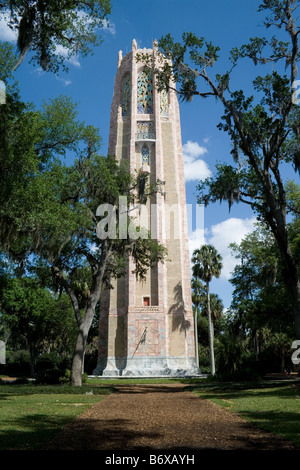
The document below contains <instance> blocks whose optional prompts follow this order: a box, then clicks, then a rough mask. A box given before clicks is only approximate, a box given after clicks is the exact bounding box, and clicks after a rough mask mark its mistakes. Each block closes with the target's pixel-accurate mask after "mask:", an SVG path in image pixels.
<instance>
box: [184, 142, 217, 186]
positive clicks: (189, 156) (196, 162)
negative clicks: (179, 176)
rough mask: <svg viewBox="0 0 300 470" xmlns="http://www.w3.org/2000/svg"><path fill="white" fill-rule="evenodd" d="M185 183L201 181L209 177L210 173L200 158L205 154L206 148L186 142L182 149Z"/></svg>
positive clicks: (196, 143)
mask: <svg viewBox="0 0 300 470" xmlns="http://www.w3.org/2000/svg"><path fill="white" fill-rule="evenodd" d="M182 153H183V161H184V174H185V181H194V180H202V179H205V178H207V177H209V176H211V171H210V169H209V168H208V165H207V163H206V162H205V161H204V160H201V159H199V157H200V156H202V155H205V154H206V153H207V148H206V147H202V146H201V145H199V144H198V142H192V141H191V140H188V142H187V143H186V144H184V145H183V147H182Z"/></svg>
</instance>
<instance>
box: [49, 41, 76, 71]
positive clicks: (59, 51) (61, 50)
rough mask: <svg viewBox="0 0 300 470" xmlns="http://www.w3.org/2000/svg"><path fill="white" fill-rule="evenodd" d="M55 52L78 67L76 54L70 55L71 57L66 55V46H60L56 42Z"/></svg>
mask: <svg viewBox="0 0 300 470" xmlns="http://www.w3.org/2000/svg"><path fill="white" fill-rule="evenodd" d="M55 54H57V55H62V56H63V57H64V58H65V59H66V60H67V61H68V62H70V64H71V65H73V66H74V67H80V62H79V60H78V57H77V56H76V55H72V56H71V57H68V55H69V51H68V49H67V48H66V47H64V46H62V45H61V44H58V45H57V46H56V48H55Z"/></svg>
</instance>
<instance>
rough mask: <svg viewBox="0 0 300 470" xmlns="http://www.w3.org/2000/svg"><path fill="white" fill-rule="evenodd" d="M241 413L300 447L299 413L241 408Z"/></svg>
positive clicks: (257, 424)
mask: <svg viewBox="0 0 300 470" xmlns="http://www.w3.org/2000/svg"><path fill="white" fill-rule="evenodd" d="M239 414H240V415H241V416H243V417H244V418H246V419H247V420H249V421H251V422H253V421H254V422H255V425H256V426H259V428H261V429H264V430H266V431H268V432H271V433H273V434H277V435H279V436H281V437H284V439H285V440H288V441H290V442H292V443H294V445H296V446H297V449H300V421H299V413H297V412H296V413H294V412H288V411H276V410H273V411H249V410H245V411H243V410H240V411H239Z"/></svg>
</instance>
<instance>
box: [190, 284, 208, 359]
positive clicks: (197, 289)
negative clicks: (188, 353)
mask: <svg viewBox="0 0 300 470" xmlns="http://www.w3.org/2000/svg"><path fill="white" fill-rule="evenodd" d="M204 292H205V287H204V285H203V284H202V282H201V281H200V279H199V278H197V277H193V278H192V302H193V304H194V324H195V326H194V327H195V352H196V361H197V367H199V351H198V309H199V305H200V304H201V303H202V302H203V295H204Z"/></svg>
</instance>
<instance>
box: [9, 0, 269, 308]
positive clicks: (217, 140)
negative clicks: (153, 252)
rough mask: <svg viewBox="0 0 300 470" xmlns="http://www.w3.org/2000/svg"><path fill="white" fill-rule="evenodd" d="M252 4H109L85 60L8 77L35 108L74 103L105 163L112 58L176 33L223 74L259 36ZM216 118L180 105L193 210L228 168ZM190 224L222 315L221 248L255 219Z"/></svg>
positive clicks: (237, 214)
mask: <svg viewBox="0 0 300 470" xmlns="http://www.w3.org/2000/svg"><path fill="white" fill-rule="evenodd" d="M259 3H260V1H259V0H251V1H240V0H226V1H224V0H212V1H208V0H185V1H184V2H183V1H182V0H152V1H151V2H150V1H147V2H141V0H112V12H111V15H110V18H109V25H106V27H105V29H103V31H102V36H103V43H102V44H101V46H100V47H99V48H97V49H95V51H94V54H93V55H91V56H89V57H87V58H82V57H80V56H78V57H74V58H73V59H72V60H71V61H70V63H69V72H68V73H67V74H66V73H63V72H61V73H60V74H59V75H58V76H55V75H54V74H52V73H46V72H42V71H41V70H40V69H39V68H38V67H34V66H33V65H32V64H30V63H29V61H28V60H27V59H26V60H25V62H23V63H22V64H21V66H20V67H19V68H18V69H17V71H16V73H15V77H16V78H17V80H18V81H19V85H20V90H21V97H22V99H23V101H31V102H33V103H34V104H35V105H36V106H37V107H39V106H41V105H42V103H43V102H44V101H46V100H48V99H53V98H56V97H57V96H59V95H66V96H70V97H71V98H72V99H73V101H75V102H76V103H78V110H79V119H80V120H82V121H85V123H86V124H90V125H93V126H96V127H97V128H99V129H100V134H101V136H102V139H103V144H102V153H103V154H104V155H105V154H106V153H107V147H108V137H109V121H110V107H111V101H112V97H113V87H114V78H115V74H116V71H117V61H118V52H119V50H122V52H123V57H124V56H125V55H126V54H127V53H128V52H130V51H131V47H132V40H133V39H136V41H137V45H138V47H139V48H144V47H145V48H152V45H153V41H154V40H155V39H157V40H159V39H160V38H161V37H162V36H164V35H166V34H168V33H170V34H171V35H172V36H173V37H174V39H175V40H178V41H179V40H180V39H181V36H182V34H183V33H184V32H193V33H195V34H196V35H198V36H201V37H202V36H203V37H205V38H206V40H208V41H211V42H212V43H213V44H214V45H216V46H219V47H220V49H221V50H220V59H219V61H218V63H217V66H216V68H215V69H213V70H212V73H213V74H214V75H215V74H216V73H217V72H218V71H220V72H224V71H226V70H227V68H228V66H229V61H228V56H229V52H230V50H231V49H232V48H233V47H239V46H241V45H242V44H245V43H247V42H248V41H249V38H250V37H254V36H265V35H266V30H265V28H264V26H263V19H264V13H258V12H257V9H258V5H259ZM15 39H16V38H15V35H14V34H13V33H12V32H11V31H10V30H8V28H7V27H6V24H5V21H4V20H3V18H0V40H2V41H4V40H6V41H9V42H11V43H13V44H15ZM253 69H254V67H253V65H252V63H251V64H249V62H248V63H244V62H243V63H242V64H241V67H240V68H239V70H238V71H237V72H236V73H235V75H234V77H233V82H232V86H233V87H234V86H235V85H236V87H237V89H245V90H248V87H249V86H250V82H251V80H250V77H252V76H253V73H255V75H256V71H255V70H253ZM250 94H251V93H250ZM221 115H222V109H221V107H220V105H218V103H216V101H215V99H214V98H212V99H205V100H203V99H200V98H196V97H195V98H194V99H193V101H192V102H191V103H180V117H181V133H182V145H183V157H184V163H185V177H186V194H187V204H188V205H190V207H191V206H193V207H195V206H196V204H197V200H196V195H197V190H196V187H197V184H198V182H199V180H200V179H203V178H205V177H207V176H210V175H213V174H214V173H215V165H216V163H218V162H228V163H231V162H232V160H231V156H230V149H231V146H230V141H229V138H228V136H227V135H226V134H225V133H224V132H222V131H220V130H219V129H218V128H217V124H218V123H219V122H220V117H221ZM194 219H195V218H193V223H192V226H191V228H190V232H189V238H190V252H191V253H192V251H193V250H194V249H196V248H200V246H201V243H203V242H204V243H210V244H212V245H214V246H215V248H216V249H217V250H218V252H219V253H220V254H221V256H222V258H223V269H222V273H221V276H220V278H219V279H215V280H213V282H212V284H211V292H214V293H216V294H218V295H219V297H220V298H221V299H222V301H223V305H224V308H228V307H229V306H230V303H231V298H232V286H231V284H230V282H229V279H230V275H231V272H232V270H233V268H234V266H235V264H236V260H235V259H234V258H233V257H232V256H231V252H230V250H229V248H228V246H229V244H230V243H232V242H236V243H240V242H241V240H242V238H243V237H244V236H245V235H246V234H247V233H249V232H250V231H252V230H253V228H254V223H255V216H254V214H253V212H252V211H251V210H250V209H249V207H248V206H246V205H242V204H240V205H235V206H233V207H232V208H231V210H230V212H229V210H228V205H227V203H222V204H219V203H217V204H213V205H209V206H208V207H206V208H204V209H203V211H202V213H201V217H199V220H198V219H197V220H194ZM195 224H196V226H195Z"/></svg>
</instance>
